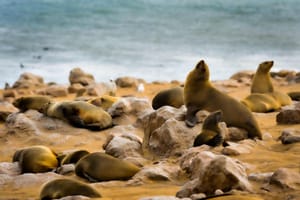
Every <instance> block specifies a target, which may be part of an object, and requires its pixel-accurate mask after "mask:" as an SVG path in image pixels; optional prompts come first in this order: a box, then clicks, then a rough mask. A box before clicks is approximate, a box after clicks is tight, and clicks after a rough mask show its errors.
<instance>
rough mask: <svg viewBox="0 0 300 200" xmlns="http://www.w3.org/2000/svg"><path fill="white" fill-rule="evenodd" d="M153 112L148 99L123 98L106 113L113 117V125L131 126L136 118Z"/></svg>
mask: <svg viewBox="0 0 300 200" xmlns="http://www.w3.org/2000/svg"><path fill="white" fill-rule="evenodd" d="M151 111H153V109H152V106H151V103H150V102H149V100H148V99H143V98H137V97H123V98H120V99H119V100H118V101H117V102H116V103H114V104H113V105H112V106H111V107H110V108H109V109H108V113H109V114H110V115H111V116H112V117H113V120H114V123H115V124H119V125H121V124H123V125H126V124H133V123H134V122H135V121H136V120H137V118H139V117H141V116H143V115H145V114H146V113H149V112H151Z"/></svg>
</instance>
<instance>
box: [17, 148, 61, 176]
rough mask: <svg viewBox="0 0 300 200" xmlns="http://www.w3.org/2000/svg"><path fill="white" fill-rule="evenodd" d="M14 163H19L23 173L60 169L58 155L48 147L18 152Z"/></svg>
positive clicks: (24, 149) (25, 149)
mask: <svg viewBox="0 0 300 200" xmlns="http://www.w3.org/2000/svg"><path fill="white" fill-rule="evenodd" d="M13 162H19V166H20V168H21V173H41V172H48V171H51V170H53V169H55V168H56V167H58V160H57V158H56V154H55V152H54V151H52V150H51V149H50V148H48V147H46V146H31V147H26V148H23V149H19V150H17V151H16V152H15V153H14V155H13Z"/></svg>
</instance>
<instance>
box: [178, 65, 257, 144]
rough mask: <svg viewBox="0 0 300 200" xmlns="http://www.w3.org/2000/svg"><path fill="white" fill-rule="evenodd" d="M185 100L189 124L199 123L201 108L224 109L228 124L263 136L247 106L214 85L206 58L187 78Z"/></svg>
mask: <svg viewBox="0 0 300 200" xmlns="http://www.w3.org/2000/svg"><path fill="white" fill-rule="evenodd" d="M184 102H185V105H186V107H187V115H186V120H185V122H186V124H187V125H188V126H194V125H195V124H196V123H197V117H196V116H195V115H196V113H197V112H198V111H199V110H207V111H209V112H214V111H217V110H222V112H223V116H222V119H221V120H222V121H224V122H225V123H226V124H227V126H234V127H239V128H243V129H245V130H247V132H248V137H249V138H255V137H257V138H259V139H261V138H262V135H261V131H260V129H259V127H258V124H257V122H256V120H255V118H254V117H253V115H252V113H251V112H250V111H249V110H248V109H247V107H246V106H244V105H243V104H241V103H240V102H238V101H237V100H235V99H234V98H232V97H230V96H228V95H227V94H224V93H222V92H220V91H219V90H217V89H216V88H215V87H213V85H212V84H211V82H210V81H209V68H208V66H207V65H206V63H205V62H204V60H201V61H200V62H199V63H198V64H197V65H196V67H195V68H194V69H193V70H192V71H191V72H190V73H189V74H188V76H187V78H186V81H185V85H184Z"/></svg>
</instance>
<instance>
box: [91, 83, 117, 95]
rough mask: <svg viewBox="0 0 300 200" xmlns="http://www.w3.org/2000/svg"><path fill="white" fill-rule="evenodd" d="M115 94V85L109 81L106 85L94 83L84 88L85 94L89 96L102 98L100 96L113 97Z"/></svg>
mask: <svg viewBox="0 0 300 200" xmlns="http://www.w3.org/2000/svg"><path fill="white" fill-rule="evenodd" d="M116 92H117V86H116V83H115V82H113V81H110V82H108V83H105V82H103V83H95V84H90V85H88V86H87V87H86V93H87V95H89V96H102V95H105V94H107V95H111V96H115V95H116Z"/></svg>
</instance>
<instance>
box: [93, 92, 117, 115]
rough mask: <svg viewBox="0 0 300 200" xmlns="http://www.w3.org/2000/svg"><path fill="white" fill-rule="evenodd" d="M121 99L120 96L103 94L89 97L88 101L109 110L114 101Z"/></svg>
mask: <svg viewBox="0 0 300 200" xmlns="http://www.w3.org/2000/svg"><path fill="white" fill-rule="evenodd" d="M119 99H120V98H119V97H116V96H111V95H102V96H101V97H96V98H92V99H89V100H88V101H87V102H88V103H91V104H93V105H95V106H98V107H101V108H103V110H105V111H107V110H108V109H109V108H110V107H111V106H112V105H113V104H114V103H116V102H117V101H119Z"/></svg>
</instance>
